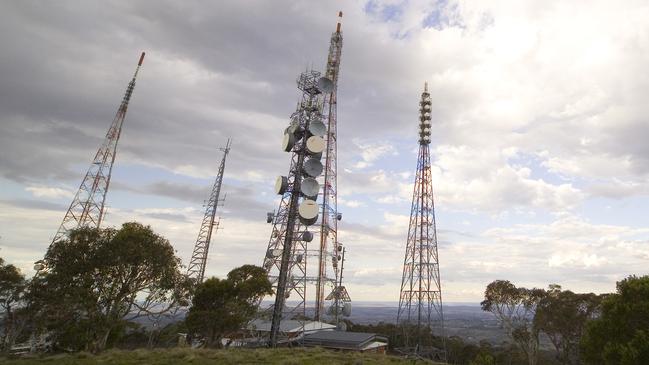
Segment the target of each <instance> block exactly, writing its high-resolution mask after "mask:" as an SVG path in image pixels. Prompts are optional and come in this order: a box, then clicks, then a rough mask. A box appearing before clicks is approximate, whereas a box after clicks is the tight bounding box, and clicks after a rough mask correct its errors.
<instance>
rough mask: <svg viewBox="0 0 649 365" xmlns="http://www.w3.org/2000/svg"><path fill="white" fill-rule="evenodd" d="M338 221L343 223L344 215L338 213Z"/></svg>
mask: <svg viewBox="0 0 649 365" xmlns="http://www.w3.org/2000/svg"><path fill="white" fill-rule="evenodd" d="M336 219H338V220H339V221H341V220H342V219H343V214H342V213H338V214H336Z"/></svg>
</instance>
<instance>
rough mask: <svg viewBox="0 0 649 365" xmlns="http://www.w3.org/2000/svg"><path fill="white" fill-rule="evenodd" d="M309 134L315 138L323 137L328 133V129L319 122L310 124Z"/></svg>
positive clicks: (315, 121)
mask: <svg viewBox="0 0 649 365" xmlns="http://www.w3.org/2000/svg"><path fill="white" fill-rule="evenodd" d="M309 133H311V135H313V136H318V137H322V136H324V135H325V133H327V127H326V126H325V125H324V123H322V122H321V121H319V120H314V121H312V122H311V123H309Z"/></svg>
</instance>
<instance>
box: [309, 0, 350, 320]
mask: <svg viewBox="0 0 649 365" xmlns="http://www.w3.org/2000/svg"><path fill="white" fill-rule="evenodd" d="M338 16H339V17H342V12H340V13H338ZM342 48H343V36H342V33H341V31H340V19H339V22H338V24H337V25H336V31H335V32H333V33H332V34H331V41H330V43H329V54H328V57H327V70H326V72H325V77H327V78H328V79H330V80H331V81H333V90H332V91H331V93H329V94H325V98H324V111H323V112H324V114H325V119H326V120H327V134H326V143H327V149H326V156H325V168H324V183H323V185H322V189H323V190H322V199H323V201H322V211H321V214H322V221H321V223H320V232H319V233H320V247H319V249H318V273H317V280H316V289H315V290H316V299H315V313H314V318H313V319H314V320H316V321H319V320H321V319H322V315H323V314H324V304H325V300H331V299H334V300H335V303H334V308H336V310H335V311H334V314H335V315H336V319H337V317H338V312H339V311H338V306H339V304H338V302H339V301H340V300H345V301H349V300H348V299H349V295H348V294H347V290H346V289H345V287H344V286H342V283H338V275H339V268H338V263H339V262H340V261H341V258H342V257H341V254H342V252H341V251H342V249H343V247H342V245H341V244H340V243H339V242H338V220H339V219H341V218H342V216H341V215H339V214H338V197H337V196H338V195H337V185H338V184H337V182H338V179H337V152H338V147H337V143H336V142H337V138H338V134H337V128H336V127H337V100H336V98H337V92H338V74H339V70H340V56H341V55H342ZM329 258H331V263H332V266H333V271H334V272H333V275H332V273H330V272H328V270H327V269H328V267H329V265H328V260H329ZM327 286H328V287H329V290H330V291H331V294H329V295H328V296H327V297H325V296H324V295H325V287H327Z"/></svg>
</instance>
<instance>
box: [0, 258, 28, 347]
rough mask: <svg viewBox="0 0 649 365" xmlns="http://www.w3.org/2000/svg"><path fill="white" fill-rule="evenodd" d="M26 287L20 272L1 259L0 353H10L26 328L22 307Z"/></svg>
mask: <svg viewBox="0 0 649 365" xmlns="http://www.w3.org/2000/svg"><path fill="white" fill-rule="evenodd" d="M26 285H27V281H26V280H25V276H24V275H23V274H22V273H21V272H20V270H18V268H17V267H15V266H14V265H10V264H5V262H4V260H3V259H2V258H1V257H0V316H1V317H0V327H2V333H1V334H0V351H3V352H4V351H8V350H9V349H10V348H11V346H12V345H13V344H14V342H15V340H16V338H17V337H18V336H19V335H20V334H21V332H22V330H23V329H24V327H25V322H26V316H25V315H24V308H22V306H23V304H24V301H23V297H24V294H25V287H26Z"/></svg>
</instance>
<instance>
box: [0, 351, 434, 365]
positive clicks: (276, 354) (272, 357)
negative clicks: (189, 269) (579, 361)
mask: <svg viewBox="0 0 649 365" xmlns="http://www.w3.org/2000/svg"><path fill="white" fill-rule="evenodd" d="M0 363H2V364H6V365H30V364H64V365H67V364H70V365H90V364H92V365H95V364H97V365H103V364H116V365H117V364H119V365H131V364H133V365H135V364H152V365H172V364H197V365H200V364H282V365H284V364H288V365H291V364H295V365H303V364H304V365H310V364H313V365H319V364H325V365H333V364H351V365H357V364H358V365H360V364H434V363H432V362H428V361H414V360H406V359H403V358H400V357H396V356H389V355H380V354H360V353H350V352H337V351H329V350H324V349H319V348H292V349H287V348H282V349H233V350H205V349H189V348H175V349H161V350H143V349H140V350H134V351H121V350H109V351H106V352H104V353H102V354H100V355H91V354H88V353H76V354H61V355H52V356H45V357H31V358H22V359H2V358H0Z"/></svg>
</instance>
